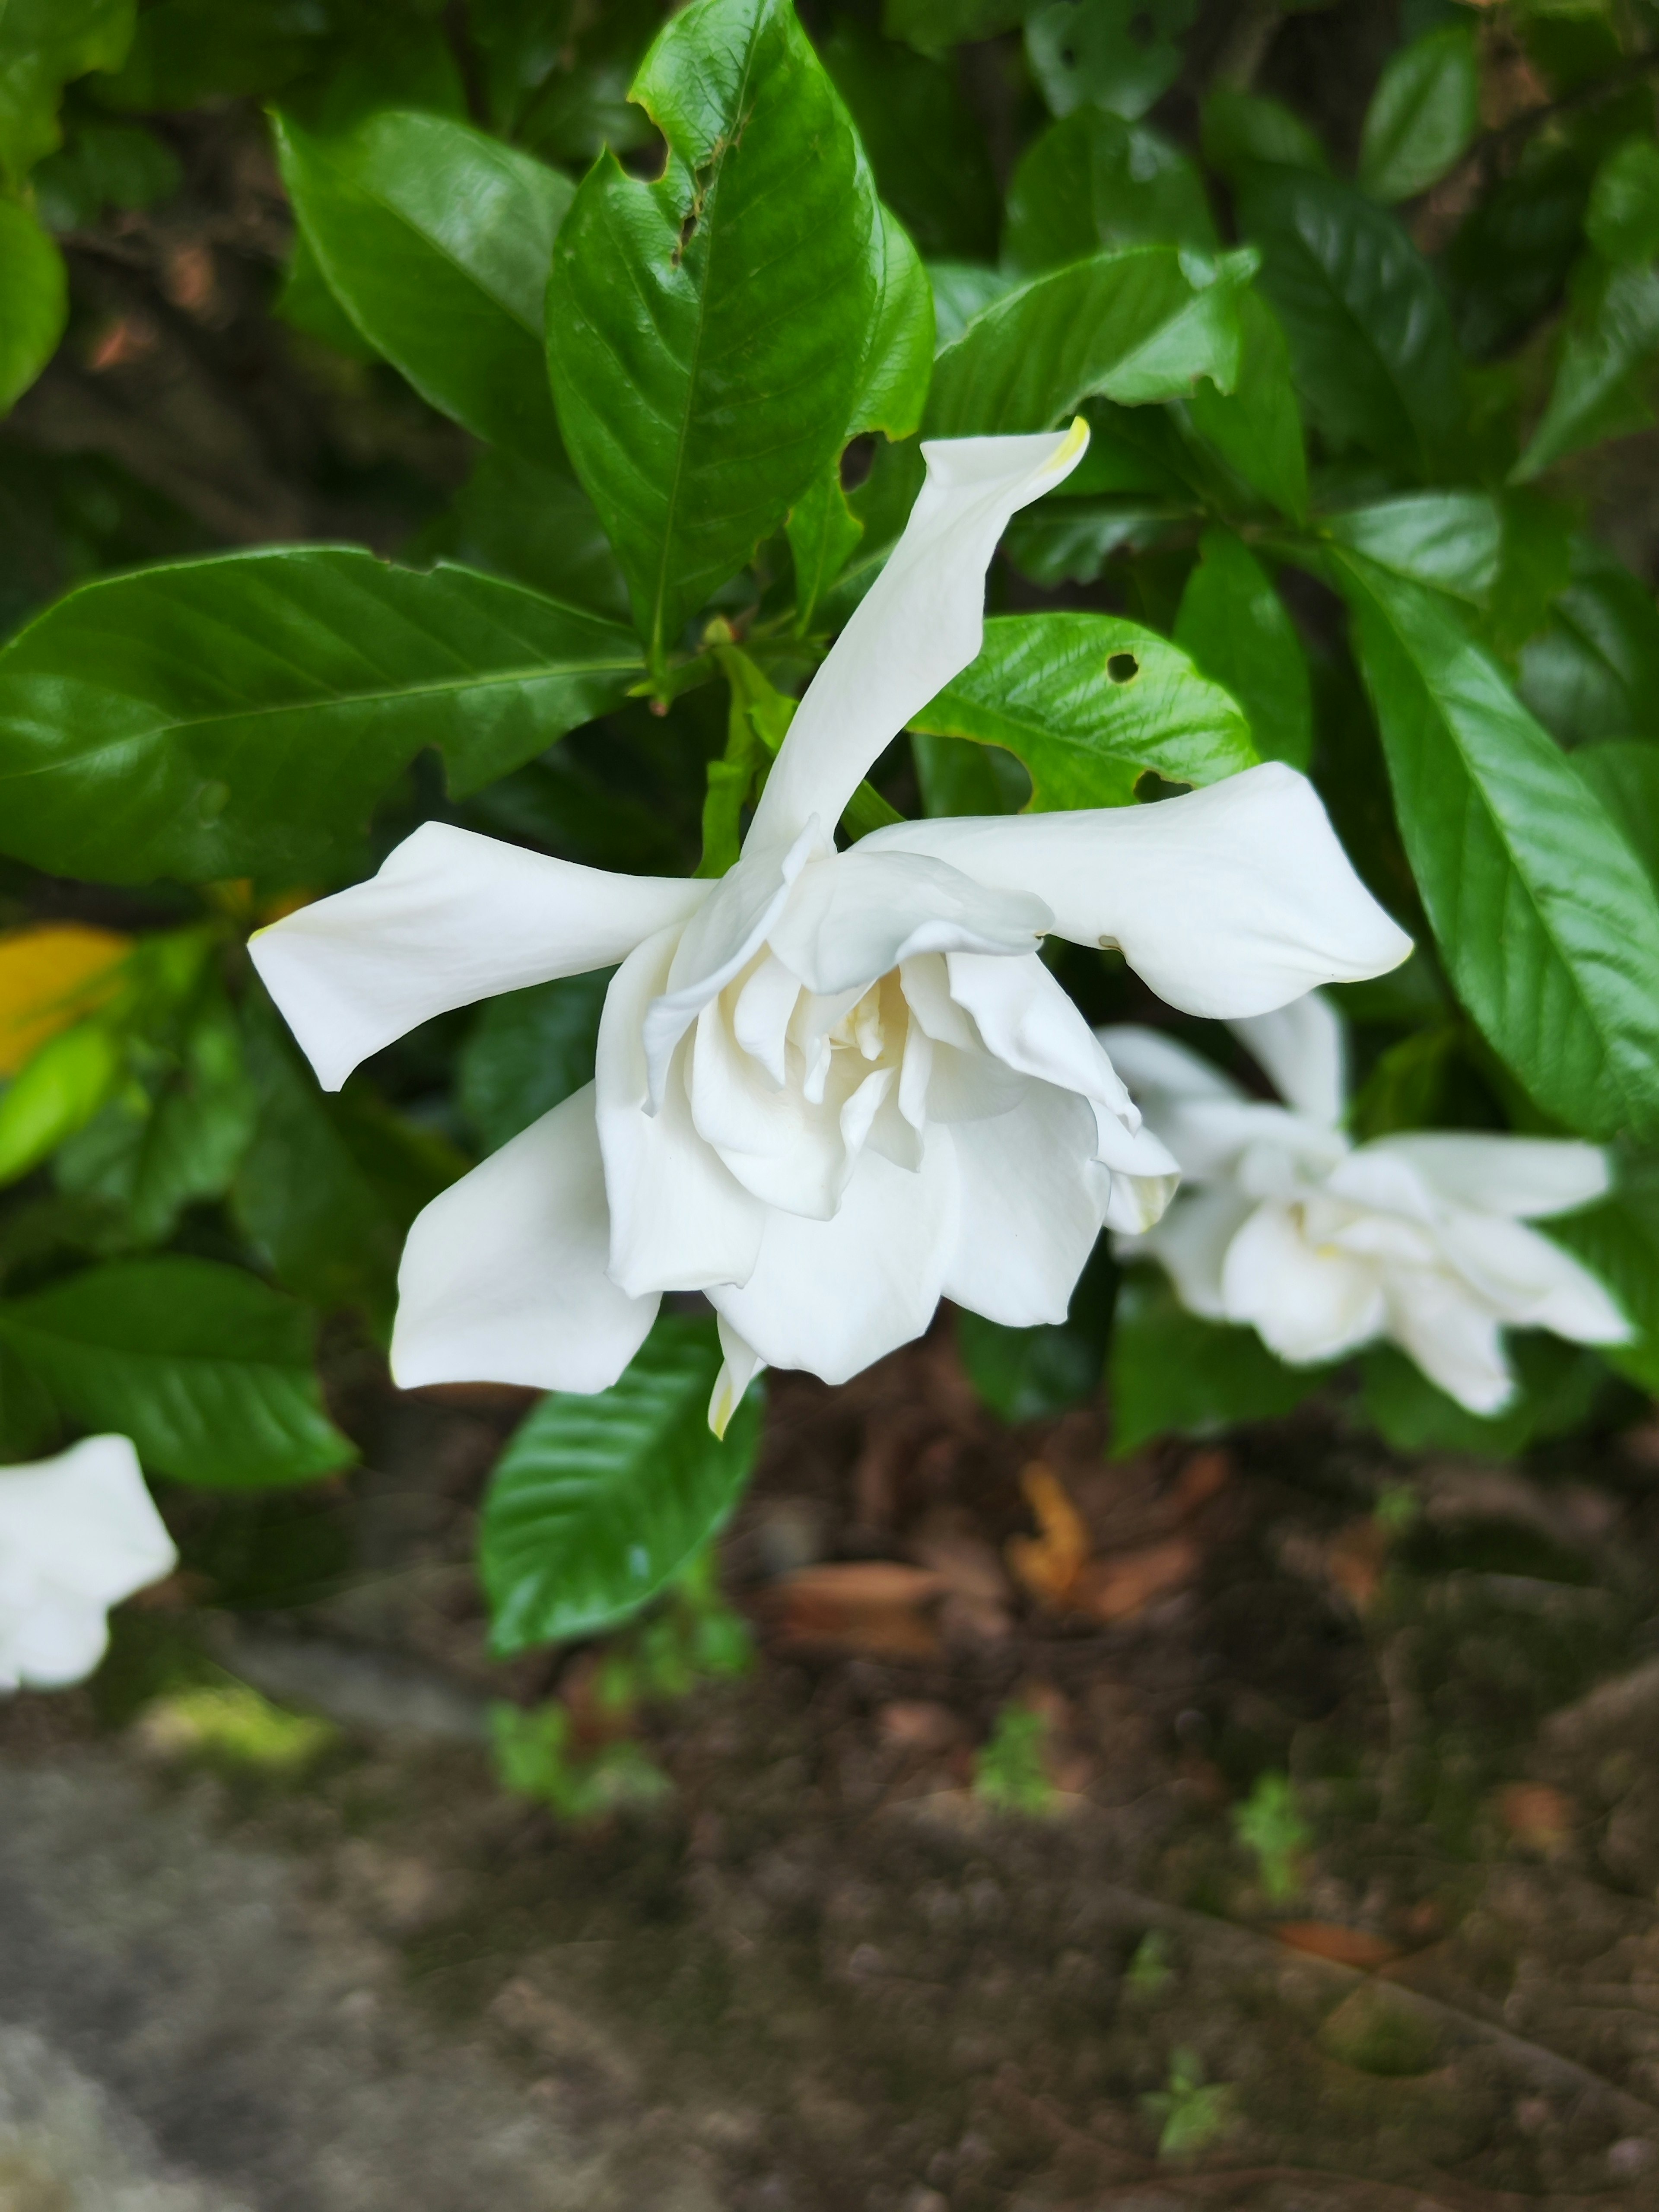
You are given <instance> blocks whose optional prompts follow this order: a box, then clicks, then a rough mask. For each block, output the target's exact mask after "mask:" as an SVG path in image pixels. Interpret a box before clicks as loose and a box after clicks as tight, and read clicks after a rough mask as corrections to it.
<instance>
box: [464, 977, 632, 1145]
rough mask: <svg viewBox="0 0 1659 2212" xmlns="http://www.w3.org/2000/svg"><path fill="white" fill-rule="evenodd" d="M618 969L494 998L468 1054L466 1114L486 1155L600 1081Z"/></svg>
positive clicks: (466, 1048) (479, 1020) (468, 1045)
mask: <svg viewBox="0 0 1659 2212" xmlns="http://www.w3.org/2000/svg"><path fill="white" fill-rule="evenodd" d="M615 973H616V970H615V969H611V968H599V969H595V970H594V971H593V973H592V975H566V976H563V977H562V978H561V979H560V980H559V981H556V982H553V983H535V984H532V986H531V987H530V988H529V989H528V990H527V991H504V992H503V993H502V994H501V996H500V997H499V998H496V999H491V1000H489V1001H488V1002H487V1003H486V1005H485V1006H484V1007H483V1010H482V1012H480V1013H479V1016H478V1018H477V1021H476V1022H475V1023H474V1024H473V1027H472V1031H471V1036H469V1037H468V1038H467V1041H466V1042H465V1044H464V1045H463V1046H462V1048H461V1053H460V1058H459V1061H458V1063H457V1075H458V1078H459V1096H460V1103H461V1110H462V1112H463V1113H464V1114H465V1115H466V1117H467V1119H468V1121H471V1124H472V1126H473V1127H474V1128H475V1129H476V1130H477V1133H478V1135H479V1137H480V1139H482V1141H483V1149H484V1151H485V1152H497V1151H499V1150H500V1148H501V1146H503V1145H504V1144H506V1142H507V1139H508V1138H509V1137H516V1136H517V1135H518V1133H519V1132H520V1129H527V1128H528V1127H530V1125H531V1123H532V1121H539V1120H540V1119H541V1117H542V1115H544V1114H550V1113H551V1112H552V1110H553V1109H554V1108H555V1107H556V1105H558V1104H559V1103H561V1101H562V1100H563V1099H566V1098H568V1097H571V1096H572V1094H573V1093H574V1092H575V1091H580V1089H581V1087H582V1085H583V1084H584V1083H591V1082H592V1079H593V1054H594V1052H595V1050H596V1049H597V1048H598V1045H599V1017H600V1015H601V1014H602V1013H603V1012H604V1011H605V993H606V991H607V990H608V989H609V988H610V986H611V976H612V975H614V974H615Z"/></svg>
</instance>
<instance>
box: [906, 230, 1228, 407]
mask: <svg viewBox="0 0 1659 2212" xmlns="http://www.w3.org/2000/svg"><path fill="white" fill-rule="evenodd" d="M1253 266H1254V264H1253V263H1252V261H1251V258H1250V257H1249V255H1248V254H1237V253H1234V254H1225V255H1224V256H1223V257H1222V258H1221V260H1220V262H1219V263H1218V264H1206V265H1205V266H1203V267H1202V268H1201V269H1200V268H1199V267H1198V266H1197V265H1196V264H1186V265H1183V258H1182V255H1181V254H1179V253H1178V252H1177V251H1176V248H1175V247H1174V246H1128V247H1127V248H1125V249H1124V250H1123V251H1121V252H1117V253H1100V254H1097V255H1095V256H1094V258H1092V259H1091V260H1088V261H1079V262H1075V263H1073V264H1072V266H1071V267H1070V268H1066V269H1056V270H1052V271H1050V273H1049V274H1048V276H1038V277H1035V278H1034V279H1033V280H1032V281H1031V282H1030V283H1029V284H1023V285H1021V286H1020V287H1019V289H1018V290H1017V291H1013V292H1010V293H1007V294H1006V295H1005V296H1004V297H1003V298H1002V299H1000V300H998V301H994V303H993V304H992V305H991V306H990V307H987V308H986V309H985V310H984V312H983V313H981V315H979V316H978V317H977V318H976V319H975V320H974V321H973V322H971V323H970V324H969V325H968V327H967V329H966V330H965V331H963V334H962V336H961V337H959V338H957V340H956V342H955V343H953V344H951V345H948V346H946V347H945V349H944V350H943V352H941V354H940V355H939V359H938V360H937V362H935V363H934V364H933V391H932V392H931V393H930V394H929V396H928V402H927V425H926V427H927V434H928V435H929V436H930V437H935V438H962V437H982V436H987V435H992V434H995V433H1006V432H1009V431H1020V430H1046V429H1048V428H1050V427H1051V426H1052V425H1053V424H1054V423H1056V422H1060V420H1061V419H1062V418H1063V417H1064V416H1068V415H1070V414H1072V413H1073V411H1074V410H1076V408H1077V407H1078V406H1079V404H1080V403H1081V402H1082V401H1083V400H1085V399H1087V398H1090V397H1091V396H1092V395H1094V394H1096V393H1098V394H1100V395H1102V396H1103V397H1104V398H1108V399H1115V400H1117V401H1118V402H1119V403H1120V404H1122V405H1124V406H1129V407H1133V406H1139V405H1140V404H1144V403H1145V402H1146V401H1147V400H1153V399H1169V398H1175V397H1176V396H1178V395H1179V394H1181V393H1182V392H1188V391H1190V390H1191V389H1192V387H1193V386H1194V385H1195V384H1196V383H1197V381H1198V380H1199V379H1200V377H1208V378H1209V379H1210V380H1212V383H1215V384H1218V385H1219V386H1220V387H1221V388H1222V390H1223V391H1225V392H1230V391H1231V389H1232V388H1233V385H1234V383H1235V380H1237V374H1238V365H1239V351H1240V346H1241V336H1240V331H1239V317H1238V300H1239V293H1240V289H1241V287H1242V286H1243V284H1244V283H1246V282H1247V280H1248V278H1249V276H1250V274H1251V271H1252V268H1253ZM1189 267H1190V268H1191V269H1192V272H1193V273H1192V274H1191V275H1189V274H1188V268H1189ZM1194 276H1197V277H1199V278H1200V279H1201V280H1208V281H1200V282H1197V283H1195V282H1194Z"/></svg>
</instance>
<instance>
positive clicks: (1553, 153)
mask: <svg viewBox="0 0 1659 2212" xmlns="http://www.w3.org/2000/svg"><path fill="white" fill-rule="evenodd" d="M1587 197H1589V173H1588V170H1587V168H1586V166H1585V162H1584V160H1583V155H1581V154H1580V153H1579V151H1578V150H1577V148H1576V147H1572V146H1553V145H1551V144H1549V143H1547V142H1546V143H1540V142H1539V141H1537V140H1534V143H1532V144H1531V145H1530V146H1528V148H1527V149H1525V151H1524V152H1523V154H1522V159H1521V161H1520V164H1519V166H1518V167H1516V172H1515V173H1514V175H1513V176H1511V177H1506V178H1505V179H1504V180H1503V182H1502V183H1501V184H1499V185H1498V186H1497V187H1496V189H1495V190H1493V191H1491V192H1489V193H1488V194H1487V195H1486V197H1485V198H1483V199H1482V200H1481V201H1480V203H1479V204H1478V205H1477V206H1476V207H1475V209H1474V212H1473V213H1472V214H1471V215H1470V216H1469V217H1468V220H1467V221H1466V222H1464V224H1463V226H1462V228H1461V229H1460V230H1459V232H1458V234H1457V235H1456V237H1455V238H1454V239H1453V240H1452V242H1451V246H1450V247H1449V250H1448V252H1447V254H1446V256H1445V260H1444V264H1443V266H1444V270H1445V274H1446V277H1447V279H1448V283H1449V292H1450V297H1451V303H1452V315H1453V319H1454V321H1455V325H1456V328H1457V339H1458V343H1459V344H1460V345H1461V346H1462V349H1463V350H1464V351H1465V353H1467V354H1468V355H1469V356H1471V357H1472V358H1473V359H1474V360H1476V361H1489V360H1491V359H1492V356H1494V355H1497V354H1500V353H1502V352H1504V350H1505V349H1506V348H1507V347H1509V346H1510V345H1511V344H1513V343H1514V342H1515V341H1516V339H1517V338H1519V337H1521V336H1522V334H1523V333H1524V332H1525V331H1527V330H1528V329H1529V328H1530V326H1531V325H1533V324H1534V323H1535V322H1536V321H1537V320H1538V319H1539V318H1540V316H1541V315H1543V314H1546V313H1547V312H1548V311H1549V309H1550V308H1551V307H1553V305H1554V304H1555V302H1556V301H1557V300H1558V299H1559V297H1560V294H1561V288H1562V286H1563V285H1564V284H1565V282H1566V279H1567V272H1568V270H1570V269H1571V266H1572V264H1573V262H1574V260H1575V258H1577V253H1578V250H1579V247H1580V245H1581V244H1582V242H1583V238H1582V230H1581V224H1582V222H1583V214H1584V204H1585V201H1586V199H1587Z"/></svg>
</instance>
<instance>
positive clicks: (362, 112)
mask: <svg viewBox="0 0 1659 2212" xmlns="http://www.w3.org/2000/svg"><path fill="white" fill-rule="evenodd" d="M283 106H284V107H285V108H287V109H288V110H289V112H290V113H291V114H293V115H295V116H296V117H297V118H298V119H299V120H300V122H301V123H302V124H303V125H305V127H306V129H307V131H316V132H318V133H319V134H321V135H322V136H323V137H331V136H332V135H333V134H334V133H335V132H337V131H346V130H349V129H350V127H351V125H353V124H356V123H361V122H362V120H363V118H364V117H365V116H368V115H371V114H373V113H374V112H375V111H376V110H377V109H380V108H389V107H398V108H419V109H421V110H422V112H425V113H427V114H428V115H451V116H453V117H454V118H456V119H457V120H458V121H459V122H463V123H464V122H465V120H466V117H467V94H466V87H465V83H464V82H462V78H461V72H460V70H459V66H458V64H457V62H456V59H455V50H454V48H453V46H451V44H450V42H449V40H448V39H447V37H446V35H445V31H444V25H443V23H442V21H441V19H439V18H437V17H436V16H435V11H434V10H433V9H429V8H428V7H427V6H426V4H425V0H417V4H416V8H413V9H412V8H411V7H410V4H409V0H350V4H349V6H348V7H345V8H343V9H339V10H338V12H337V15H336V17H335V35H334V36H333V37H332V38H331V40H330V41H329V44H328V48H327V51H326V52H325V53H324V54H323V55H321V56H320V57H319V61H318V65H317V67H316V68H315V69H314V70H312V71H311V72H310V74H309V75H308V76H307V77H305V78H304V79H303V80H302V81H301V82H299V83H297V84H292V85H290V86H289V88H288V89H287V91H286V93H285V94H284V97H283Z"/></svg>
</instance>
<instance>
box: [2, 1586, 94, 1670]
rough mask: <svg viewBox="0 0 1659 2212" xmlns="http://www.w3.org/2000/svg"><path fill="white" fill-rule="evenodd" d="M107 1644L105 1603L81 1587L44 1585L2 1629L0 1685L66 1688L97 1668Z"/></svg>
mask: <svg viewBox="0 0 1659 2212" xmlns="http://www.w3.org/2000/svg"><path fill="white" fill-rule="evenodd" d="M108 1648H109V1622H108V1620H107V1619H106V1616H105V1611H104V1607H102V1606H101V1605H99V1604H97V1603H95V1602H94V1601H90V1600H88V1598H86V1597H84V1596H83V1595H82V1594H81V1593H80V1592H79V1591H78V1590H66V1589H54V1588H52V1587H51V1586H50V1585H43V1586H41V1587H40V1588H39V1589H37V1590H36V1591H35V1593H34V1600H33V1603H32V1604H31V1605H29V1606H28V1607H27V1609H26V1610H25V1612H24V1613H23V1615H22V1618H21V1620H17V1621H15V1622H14V1623H10V1624H9V1626H8V1628H7V1630H6V1632H3V1633H0V1688H15V1687H18V1686H22V1687H24V1688H26V1689H31V1690H66V1689H68V1688H69V1687H70V1684H71V1683H74V1682H84V1681H85V1680H86V1679H87V1677H88V1674H93V1673H94V1672H95V1670H96V1668H97V1666H98V1662H99V1661H100V1659H101V1658H102V1657H103V1656H104V1654H105V1652H106V1650H108Z"/></svg>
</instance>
